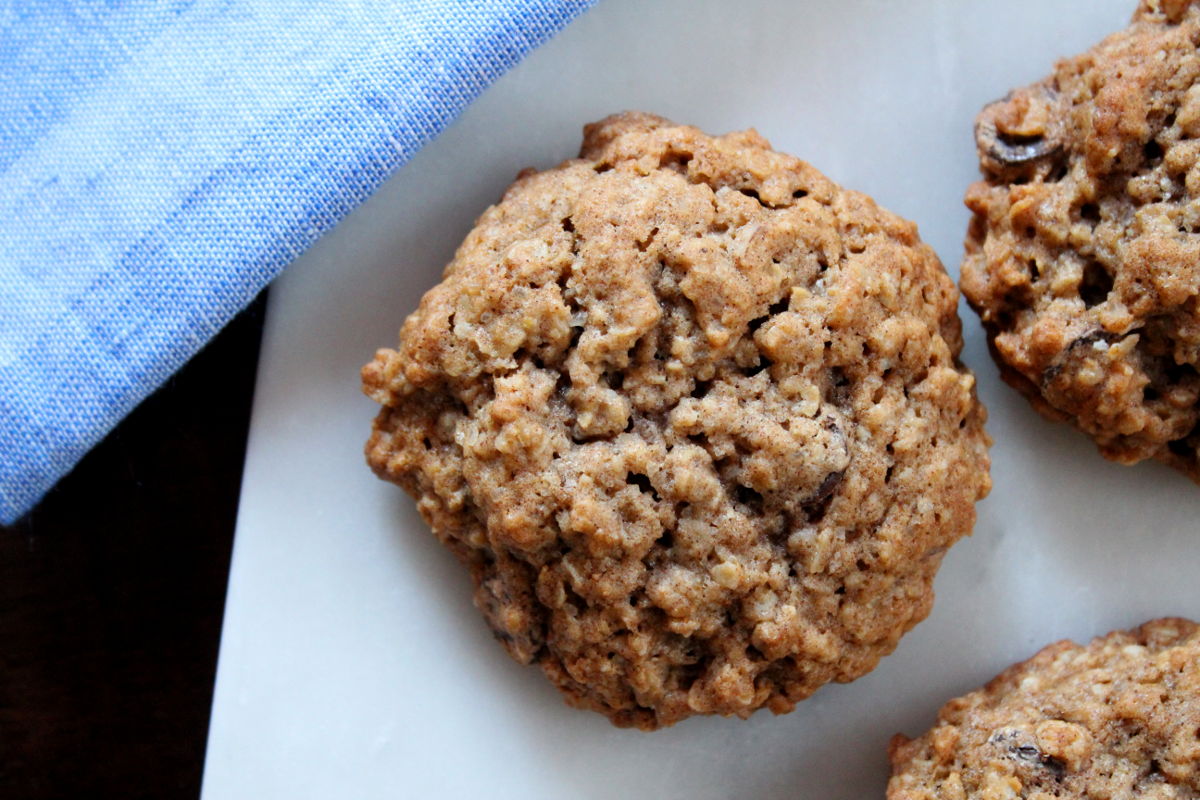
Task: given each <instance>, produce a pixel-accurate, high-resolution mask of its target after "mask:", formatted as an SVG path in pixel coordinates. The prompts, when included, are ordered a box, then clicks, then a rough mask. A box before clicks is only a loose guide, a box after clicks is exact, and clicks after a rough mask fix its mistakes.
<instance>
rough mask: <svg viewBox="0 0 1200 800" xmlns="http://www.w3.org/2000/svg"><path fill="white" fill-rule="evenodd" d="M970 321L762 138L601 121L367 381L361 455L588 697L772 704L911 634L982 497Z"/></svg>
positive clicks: (527, 181)
mask: <svg viewBox="0 0 1200 800" xmlns="http://www.w3.org/2000/svg"><path fill="white" fill-rule="evenodd" d="M956 299H957V295H956V291H955V288H954V285H953V283H952V282H951V281H950V279H949V278H948V277H947V275H946V273H945V271H944V270H943V269H942V266H941V264H940V263H939V262H938V260H937V257H936V256H935V255H934V253H933V251H932V250H931V249H930V248H929V247H927V246H926V245H924V244H922V243H921V241H920V240H919V239H918V237H917V230H916V227H915V226H914V225H913V224H912V223H910V222H906V221H904V220H901V219H899V218H897V217H895V216H893V215H892V214H890V213H888V212H886V211H884V210H882V209H880V208H879V207H878V206H877V205H876V204H875V203H874V202H873V201H872V200H871V199H870V198H868V197H866V196H864V195H861V194H858V193H855V192H851V191H846V190H843V189H840V188H839V187H837V186H836V185H834V184H833V183H831V182H830V181H829V180H828V179H826V178H825V177H824V176H822V175H821V174H820V173H819V172H817V171H816V170H815V169H813V168H812V167H811V166H809V165H808V164H806V163H804V162H803V161H800V160H798V159H796V158H793V157H791V156H787V155H784V154H781V153H777V152H774V151H772V150H771V148H770V145H769V144H768V142H767V141H765V140H764V139H763V138H762V137H761V136H759V135H758V134H757V133H755V132H754V131H745V132H741V133H732V134H729V135H726V136H719V137H710V136H707V135H705V134H703V133H701V132H700V131H699V130H697V129H695V128H691V127H684V126H680V125H675V124H673V123H671V122H669V121H667V120H665V119H661V118H659V117H654V116H650V115H647V114H633V113H631V114H622V115H619V116H614V117H610V118H608V119H605V120H603V121H601V122H599V123H596V124H593V125H589V126H587V128H586V129H585V136H584V142H583V148H582V153H581V155H580V157H579V158H578V159H576V160H572V161H567V162H566V163H564V164H562V165H560V166H558V167H556V168H554V169H550V170H547V171H544V172H534V171H532V170H528V171H526V172H524V173H522V174H521V175H520V176H519V177H518V179H517V181H516V183H514V184H513V185H512V186H511V187H510V188H509V189H508V190H507V192H506V193H505V194H504V197H503V198H502V199H501V201H500V202H499V203H498V204H497V205H495V206H493V207H492V208H489V209H488V210H487V211H486V212H484V214H483V216H481V217H480V218H479V220H478V222H477V224H476V226H475V228H474V230H472V231H471V232H470V234H469V235H468V236H467V238H466V240H465V241H464V242H463V244H462V245H461V247H460V248H459V250H458V252H457V254H456V255H455V257H454V260H453V261H452V262H451V263H450V265H449V266H448V267H447V268H446V271H445V273H444V279H443V280H442V282H441V283H440V284H439V285H437V286H436V287H434V288H433V289H432V290H430V291H429V293H428V294H426V295H425V297H424V298H423V299H422V300H421V303H420V307H419V308H418V309H417V310H416V312H414V313H413V314H412V315H411V316H410V317H409V318H408V319H407V321H406V322H405V323H404V327H403V329H402V331H401V333H400V345H399V348H398V349H395V350H380V351H379V352H378V353H377V354H376V356H375V359H374V361H372V362H371V363H370V364H368V365H367V366H366V367H364V369H363V385H364V390H365V391H366V393H367V394H368V395H369V396H370V397H372V398H374V399H375V400H376V401H378V402H379V403H380V404H381V405H382V406H383V408H382V410H381V411H380V412H379V415H378V417H377V419H376V420H375V425H374V429H373V431H372V434H371V437H370V441H369V442H368V444H367V457H368V460H369V462H370V465H371V467H372V468H373V469H374V470H375V472H376V473H378V475H379V476H380V477H382V478H384V479H386V480H389V481H393V482H395V483H397V484H399V485H400V486H402V487H404V489H405V490H407V491H408V492H409V493H410V494H411V495H412V496H413V497H414V498H416V501H417V507H418V509H419V510H420V512H421V514H422V515H423V517H424V518H425V520H426V521H427V522H428V523H429V525H430V527H432V529H433V531H434V533H435V534H436V535H437V536H438V537H439V539H441V541H442V542H443V543H444V544H445V545H446V546H448V547H449V548H450V549H451V550H453V551H454V553H455V554H456V555H457V556H458V557H459V559H461V560H462V561H463V562H464V563H465V564H466V565H467V566H468V567H469V568H470V571H471V574H472V576H473V577H474V581H475V584H476V587H477V589H476V594H475V600H476V605H477V606H478V607H479V609H480V610H481V611H482V612H483V614H484V616H485V617H486V619H487V621H488V623H489V625H490V626H491V628H492V630H493V631H494V633H495V636H496V638H497V639H499V640H500V641H501V642H502V643H503V645H504V647H505V648H507V650H508V652H509V653H510V654H511V655H512V656H513V658H515V659H517V660H518V661H520V662H523V663H527V664H537V665H539V666H540V667H541V668H542V670H544V672H545V674H546V675H547V676H549V678H550V679H551V680H552V681H553V682H554V683H555V684H556V685H557V686H558V687H559V688H560V689H561V690H562V691H563V692H564V693H565V695H566V696H567V699H568V701H569V702H570V703H572V704H573V705H576V706H578V707H581V708H588V709H594V710H596V711H600V712H602V713H604V714H606V715H608V716H609V717H610V718H611V719H612V721H613V722H614V723H616V724H617V725H621V726H635V727H639V728H643V729H653V728H658V727H662V726H666V725H671V724H673V723H675V722H678V721H679V720H681V719H683V718H685V717H688V716H690V715H693V714H723V715H738V716H742V717H745V716H748V715H749V714H751V713H752V712H753V711H755V710H756V709H758V708H761V707H764V706H765V707H768V708H770V709H771V710H773V711H775V712H777V713H780V712H785V711H789V710H791V709H792V708H793V707H794V705H795V703H796V702H797V701H799V700H801V699H803V698H805V697H807V696H808V695H810V694H811V693H812V692H813V691H815V690H816V689H817V688H818V687H820V686H821V685H822V684H824V683H826V682H828V681H849V680H853V679H854V678H857V677H858V676H860V675H862V674H864V673H865V672H867V671H869V670H870V669H872V668H873V667H874V666H875V664H876V663H877V661H878V660H879V658H880V657H881V656H883V655H885V654H887V653H888V652H890V651H891V650H892V649H893V648H894V647H895V646H896V644H897V642H898V640H899V638H900V636H901V635H902V634H904V633H905V632H906V631H907V630H909V629H910V628H911V627H912V626H913V625H915V624H916V623H917V622H919V621H920V620H921V619H923V618H924V617H925V616H926V614H928V612H929V609H930V604H931V603H932V600H933V593H932V590H931V586H930V584H931V582H932V580H933V576H934V573H935V571H936V570H937V567H938V565H939V563H940V562H941V559H942V555H943V553H945V551H946V549H947V548H948V547H949V546H950V545H951V544H953V543H954V542H955V541H956V540H958V539H959V538H960V537H962V536H965V535H966V534H967V533H969V531H970V530H971V526H972V524H973V521H974V503H975V501H976V500H978V499H979V498H981V497H983V496H984V494H986V492H987V491H988V488H989V486H990V484H989V479H988V457H987V446H988V444H989V442H988V439H987V436H986V434H985V433H984V429H983V423H984V418H985V412H984V410H983V408H982V407H981V406H980V404H979V403H978V402H977V401H976V398H975V395H974V379H973V376H972V375H971V373H970V372H969V371H968V370H967V369H966V368H964V367H963V366H962V365H961V364H960V363H959V361H958V355H959V351H960V349H961V347H962V342H961V338H960V325H959V320H958V317H957V315H956V311H955V303H956Z"/></svg>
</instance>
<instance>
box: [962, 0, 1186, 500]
mask: <svg viewBox="0 0 1200 800" xmlns="http://www.w3.org/2000/svg"><path fill="white" fill-rule="evenodd" d="M1198 47H1200V4H1197V3H1194V2H1193V3H1189V2H1181V1H1180V0H1144V1H1143V2H1142V4H1141V5H1140V6H1139V8H1138V9H1137V11H1136V13H1135V15H1134V19H1133V23H1132V25H1131V26H1130V27H1129V28H1128V29H1126V30H1125V31H1122V32H1120V33H1117V34H1114V35H1113V36H1110V37H1109V38H1107V39H1105V40H1104V41H1103V42H1101V43H1100V44H1099V45H1097V46H1096V47H1095V48H1093V49H1092V50H1090V51H1088V52H1087V53H1084V54H1083V55H1080V56H1077V57H1075V58H1069V59H1066V60H1063V61H1061V62H1059V64H1058V65H1057V66H1056V67H1055V70H1054V73H1053V74H1052V75H1051V76H1050V77H1048V78H1046V79H1045V80H1043V81H1041V82H1040V83H1036V84H1034V85H1032V86H1029V87H1026V88H1024V89H1019V90H1017V91H1015V92H1013V93H1012V94H1011V95H1010V96H1009V97H1007V98H1006V99H1004V100H1002V101H999V102H997V103H994V104H992V105H990V106H988V107H987V108H985V109H984V110H983V111H982V112H981V114H980V115H979V118H978V120H977V122H976V143H977V146H978V151H979V159H980V166H981V168H982V171H983V174H984V180H983V181H981V182H979V183H976V184H974V185H973V186H972V187H971V188H970V190H969V191H968V193H967V198H966V202H967V206H968V207H969V208H970V209H971V211H972V212H974V219H973V220H972V222H971V225H970V228H969V230H968V234H967V244H966V257H965V260H964V262H963V267H962V290H963V294H964V295H965V296H966V298H967V301H968V302H969V303H970V304H971V306H972V307H973V308H974V309H975V310H976V311H977V312H978V313H979V315H980V317H981V319H982V321H983V325H984V328H985V329H986V331H987V334H988V339H989V342H990V345H991V349H992V354H993V356H994V357H995V359H996V361H997V363H998V364H999V365H1000V368H1001V373H1002V375H1003V376H1004V378H1005V380H1006V381H1008V383H1010V384H1011V385H1013V386H1014V387H1016V388H1017V389H1019V390H1020V391H1021V392H1022V393H1023V394H1024V395H1025V396H1026V397H1028V398H1029V400H1030V401H1031V402H1032V403H1033V405H1034V406H1035V407H1036V408H1037V409H1038V410H1039V411H1041V412H1042V413H1043V414H1044V415H1046V416H1048V417H1050V418H1052V419H1057V420H1064V421H1069V422H1071V423H1072V424H1073V425H1075V427H1077V428H1079V429H1080V430H1082V431H1083V432H1085V433H1087V434H1088V435H1090V436H1091V437H1092V438H1093V439H1095V441H1096V442H1097V443H1098V444H1099V447H1100V451H1101V452H1102V453H1103V454H1104V455H1105V456H1106V457H1108V458H1110V459H1114V460H1116V461H1120V462H1123V463H1127V464H1131V463H1134V462H1137V461H1141V460H1143V459H1157V460H1159V461H1163V462H1165V463H1167V464H1170V465H1171V466H1173V467H1176V468H1177V469H1180V470H1182V471H1183V472H1184V473H1185V474H1187V475H1188V476H1189V477H1191V478H1192V479H1193V480H1195V481H1198V482H1200V371H1198V370H1200V299H1198V295H1200V53H1198V50H1197V48H1198Z"/></svg>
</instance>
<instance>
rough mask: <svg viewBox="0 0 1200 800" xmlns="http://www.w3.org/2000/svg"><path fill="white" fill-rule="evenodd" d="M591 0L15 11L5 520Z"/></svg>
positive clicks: (80, 6) (95, 4) (10, 9)
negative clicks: (307, 249)
mask: <svg viewBox="0 0 1200 800" xmlns="http://www.w3.org/2000/svg"><path fill="white" fill-rule="evenodd" d="M593 2H595V0H170V1H168V0H106V2H99V0H95V1H92V2H88V1H87V0H14V2H9V3H0V523H9V522H12V521H13V520H15V519H16V518H17V517H18V516H20V515H21V514H23V513H24V512H25V511H27V510H28V509H29V508H30V507H31V506H32V505H33V504H34V503H35V502H36V501H37V500H38V499H39V498H40V497H41V496H42V495H43V494H44V493H45V492H46V490H47V489H49V488H50V487H51V486H52V485H53V484H54V482H55V481H57V480H58V479H59V478H60V477H61V476H62V475H63V474H65V473H66V472H67V471H68V470H70V468H71V467H72V466H74V464H75V463H76V462H77V461H78V460H79V459H80V458H81V457H82V456H83V455H84V453H86V452H87V451H88V449H90V448H91V447H92V445H94V444H95V443H96V442H98V441H99V440H100V439H101V438H102V437H103V436H104V434H105V433H106V432H107V431H108V430H109V429H111V428H112V427H113V425H115V424H116V423H117V422H118V421H119V420H120V419H121V418H122V417H123V416H124V415H125V414H126V413H128V412H129V411H130V410H131V409H132V408H133V407H134V406H135V405H136V404H137V403H138V402H139V401H140V400H141V399H142V398H143V397H145V396H146V395H147V394H149V393H150V392H151V391H152V390H153V389H155V388H156V387H157V386H158V385H159V384H161V383H162V382H163V381H164V380H165V379H166V378H167V377H168V376H169V375H170V374H171V373H172V372H174V371H175V370H176V369H177V368H178V367H179V366H181V365H182V364H183V363H184V362H185V361H186V360H187V359H188V358H189V357H190V356H191V355H192V354H193V353H195V352H196V351H197V350H198V349H199V348H200V347H201V346H202V345H203V344H204V343H205V342H206V341H207V340H208V339H209V338H210V337H211V336H212V335H213V334H215V333H216V332H217V331H218V330H220V328H221V327H222V326H223V325H224V324H225V323H226V322H227V321H228V320H229V319H230V318H231V317H232V316H233V315H234V314H236V313H237V311H239V310H240V309H241V308H242V307H244V306H245V305H246V304H247V303H248V302H249V301H250V300H251V299H253V298H254V296H255V295H256V294H257V293H258V292H259V290H260V289H261V288H262V287H263V286H264V285H266V283H267V282H268V281H270V280H271V278H273V277H274V276H275V275H276V274H277V273H278V272H279V271H280V269H282V268H283V267H284V266H285V265H286V264H287V263H288V262H290V261H292V260H293V259H294V258H296V256H298V255H299V254H300V253H302V252H303V251H304V250H305V249H306V248H307V247H308V246H309V245H311V244H312V243H313V241H314V240H316V239H317V237H319V236H320V235H321V234H322V233H323V232H325V231H327V230H328V229H329V228H330V227H331V226H332V225H333V224H334V223H336V222H337V221H338V220H339V219H341V218H342V217H343V216H345V215H346V214H347V213H348V212H349V211H350V210H351V209H353V208H354V207H355V206H356V205H358V204H359V203H361V202H362V201H363V200H364V199H366V197H367V196H368V195H369V194H370V193H371V192H372V190H374V189H375V188H376V187H377V186H379V184H380V183H382V182H383V180H384V179H385V178H387V176H388V174H389V173H390V172H391V171H392V170H394V169H395V168H396V167H398V166H400V165H401V164H403V163H404V162H405V161H407V160H408V159H409V158H410V157H411V156H412V155H413V153H414V152H415V151H416V150H417V149H418V148H420V147H421V146H422V145H423V144H425V143H426V142H428V141H429V140H430V139H431V138H432V137H433V136H434V135H435V134H437V133H438V132H439V131H440V130H442V129H443V128H444V127H445V126H446V125H447V124H448V123H449V122H450V121H451V120H453V119H454V117H455V116H457V114H458V113H459V112H460V111H461V110H462V109H463V107H464V106H465V105H466V104H467V103H468V102H470V101H471V100H472V99H473V98H474V97H475V96H476V95H478V94H479V93H480V92H481V91H482V90H483V89H484V88H485V87H486V86H487V85H488V84H490V83H491V82H492V81H493V80H495V79H496V78H497V77H499V76H500V75H501V74H502V73H503V72H504V71H505V70H506V69H508V68H509V67H511V66H512V65H513V64H515V63H516V62H517V61H518V60H520V58H521V57H522V56H523V55H525V54H526V53H527V52H528V51H529V50H531V49H533V48H534V47H536V46H537V45H539V44H541V43H542V42H543V41H545V40H546V39H548V38H549V37H550V36H551V35H553V34H554V33H555V32H556V31H557V30H559V29H560V28H561V27H562V26H564V25H565V24H567V22H569V21H570V20H571V19H572V18H574V17H575V16H576V15H578V14H579V13H581V12H582V11H583V10H584V9H585V8H587V7H588V6H590V5H591V4H592V3H593Z"/></svg>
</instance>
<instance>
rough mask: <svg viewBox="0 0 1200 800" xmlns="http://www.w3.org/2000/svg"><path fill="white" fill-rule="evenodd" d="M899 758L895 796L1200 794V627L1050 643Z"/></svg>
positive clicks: (1160, 626) (903, 748)
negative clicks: (1078, 642)
mask: <svg viewBox="0 0 1200 800" xmlns="http://www.w3.org/2000/svg"><path fill="white" fill-rule="evenodd" d="M890 755H891V761H892V779H891V782H890V783H889V784H888V792H887V796H888V800H934V799H935V798H938V799H939V800H940V799H943V798H944V799H945V800H951V798H968V797H971V798H996V799H997V800H999V798H1029V800H1049V799H1050V798H1054V797H1081V798H1086V797H1107V798H1114V800H1116V798H1134V797H1139V798H1160V799H1161V800H1167V798H1181V799H1182V798H1195V797H1200V626H1197V625H1196V624H1195V623H1192V622H1189V621H1187V620H1182V619H1160V620H1155V621H1153V622H1147V623H1146V624H1145V625H1142V626H1141V627H1140V628H1137V629H1135V630H1132V631H1118V632H1116V633H1110V634H1109V635H1107V636H1104V637H1102V638H1099V639H1096V640H1095V641H1093V642H1092V643H1091V644H1089V645H1086V646H1080V645H1077V644H1075V643H1073V642H1059V643H1058V644H1053V645H1050V646H1049V647H1047V648H1045V649H1044V650H1042V651H1041V652H1040V653H1038V654H1037V655H1035V656H1034V657H1033V658H1031V659H1029V660H1028V661H1026V662H1024V663H1021V664H1017V665H1015V666H1012V667H1009V668H1008V669H1007V670H1005V671H1004V672H1002V673H1001V674H1000V675H999V676H997V677H996V678H995V679H993V680H992V681H991V682H990V683H989V684H988V685H987V686H985V687H984V688H982V689H980V690H979V691H976V692H972V693H971V694H968V695H966V696H964V697H959V698H957V699H954V700H951V701H950V702H949V703H947V704H946V705H945V706H944V707H943V708H942V710H941V712H940V713H939V714H938V722H937V725H936V726H935V727H934V728H933V730H931V731H929V732H928V733H926V734H925V735H924V736H922V737H921V738H919V739H913V740H908V739H906V738H905V737H903V736H897V737H896V738H895V739H893V740H892V744H891V754H890Z"/></svg>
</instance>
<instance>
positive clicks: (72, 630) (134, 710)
mask: <svg viewBox="0 0 1200 800" xmlns="http://www.w3.org/2000/svg"><path fill="white" fill-rule="evenodd" d="M263 305H264V298H263V297H260V298H259V299H258V300H257V301H255V303H254V304H253V305H252V306H251V307H250V308H249V309H247V310H246V311H245V312H243V313H242V314H241V315H240V316H239V317H238V318H237V319H236V320H234V321H233V322H232V323H231V324H230V325H229V326H228V327H227V328H226V329H225V330H224V331H223V332H222V333H221V334H220V335H219V336H218V337H217V338H215V339H214V340H213V341H212V342H211V343H210V344H209V346H208V347H207V348H206V349H205V350H204V351H203V352H202V353H200V354H199V355H198V356H197V357H196V358H195V359H194V360H193V361H192V362H191V363H189V364H188V365H187V366H186V367H185V368H184V369H183V370H182V371H181V372H180V373H179V374H178V375H177V376H176V377H175V378H173V379H171V381H169V382H168V384H167V385H166V386H164V387H163V388H162V389H161V390H159V391H158V392H157V393H156V394H154V395H153V396H151V397H150V398H149V399H147V400H146V401H145V402H144V403H142V405H141V406H139V407H138V408H137V410H135V411H134V413H133V414H131V415H130V416H129V417H128V418H126V419H125V421H124V422H122V423H121V425H120V426H118V427H117V428H116V429H115V430H114V431H113V432H112V433H111V434H110V435H109V436H108V437H107V438H106V439H105V440H104V442H102V443H101V444H100V445H99V446H98V447H96V449H94V450H93V451H92V452H91V453H90V454H89V455H88V456H87V457H86V458H84V460H83V461H82V462H81V463H80V464H79V466H78V467H77V468H76V469H75V471H74V472H72V473H71V474H70V475H69V476H68V477H67V478H66V479H64V480H63V481H62V482H61V483H60V484H59V485H58V487H56V488H55V489H54V490H53V491H52V492H51V493H50V494H49V495H48V496H47V497H46V498H45V500H44V501H43V502H42V503H41V505H39V506H38V507H37V508H36V509H35V510H34V511H33V512H32V513H31V514H29V515H28V516H27V517H26V518H25V519H24V520H22V521H20V522H19V523H17V524H16V525H14V526H12V527H7V528H4V527H0V798H28V799H30V800H33V799H36V798H104V797H119V798H143V797H144V798H174V797H196V796H197V795H198V793H199V789H200V776H201V771H202V768H203V763H204V746H205V739H206V736H207V733H208V715H209V705H210V703H211V701H212V686H213V677H214V674H215V668H216V661H217V646H218V639H219V637H220V631H221V614H222V610H223V607H224V602H225V583H226V579H227V577H228V573H229V555H230V549H231V546H232V544H233V528H234V521H235V517H236V512H237V498H238V489H239V484H240V482H241V471H242V457H243V454H244V451H245V443H246V432H247V427H248V423H249V417H250V400H251V395H252V393H253V389H254V370H255V366H256V364H257V361H258V344H259V339H260V336H261V331H262V320H263Z"/></svg>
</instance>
